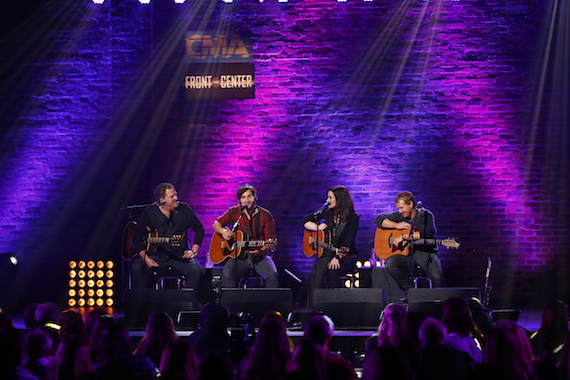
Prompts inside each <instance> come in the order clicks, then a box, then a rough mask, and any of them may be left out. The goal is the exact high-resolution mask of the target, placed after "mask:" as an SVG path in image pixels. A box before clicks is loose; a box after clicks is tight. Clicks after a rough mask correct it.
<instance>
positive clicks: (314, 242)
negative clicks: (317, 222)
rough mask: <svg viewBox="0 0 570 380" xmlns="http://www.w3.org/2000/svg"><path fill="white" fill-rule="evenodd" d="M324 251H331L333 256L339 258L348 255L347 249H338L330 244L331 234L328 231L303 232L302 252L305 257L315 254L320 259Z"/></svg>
mask: <svg viewBox="0 0 570 380" xmlns="http://www.w3.org/2000/svg"><path fill="white" fill-rule="evenodd" d="M324 251H332V252H334V254H335V255H337V256H339V257H341V258H342V257H344V256H346V255H347V254H348V253H349V250H348V249H347V248H344V247H341V248H338V247H335V246H333V245H332V244H331V232H330V231H329V230H324V231H308V230H305V232H304V234H303V252H304V253H305V256H307V257H312V256H314V255H315V254H317V255H318V256H319V257H321V256H322V255H323V252H324Z"/></svg>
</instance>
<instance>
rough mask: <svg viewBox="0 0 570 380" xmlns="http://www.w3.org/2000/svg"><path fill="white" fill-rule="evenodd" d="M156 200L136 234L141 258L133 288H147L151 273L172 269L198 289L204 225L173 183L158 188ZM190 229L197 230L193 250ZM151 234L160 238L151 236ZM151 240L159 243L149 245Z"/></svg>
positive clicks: (135, 242) (134, 266)
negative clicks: (197, 258)
mask: <svg viewBox="0 0 570 380" xmlns="http://www.w3.org/2000/svg"><path fill="white" fill-rule="evenodd" d="M155 197H156V202H155V203H153V204H152V205H151V206H149V207H148V208H146V209H145V210H144V211H143V212H142V214H141V216H140V218H139V221H138V223H137V225H136V227H135V231H134V234H133V243H134V246H135V251H136V252H138V255H139V256H140V257H141V260H136V261H135V262H134V263H133V288H137V287H144V286H145V285H148V284H147V283H146V282H147V281H146V280H147V279H148V275H150V273H151V271H152V270H155V271H158V272H160V270H162V269H161V268H167V267H171V268H174V269H176V270H178V271H179V272H181V273H182V274H183V275H184V277H185V278H186V286H187V287H189V288H194V289H197V288H198V286H199V284H200V280H201V276H202V268H201V266H200V263H198V261H197V260H196V256H197V255H198V249H199V248H200V245H201V244H202V240H203V239H204V226H203V225H202V222H200V219H198V217H197V216H196V214H195V213H194V211H193V210H192V208H190V206H189V205H187V204H186V203H183V202H180V201H179V200H178V194H177V193H176V189H175V188H174V186H173V185H172V184H171V183H166V182H165V183H161V184H160V185H158V186H157V187H156V190H155ZM188 229H191V230H192V231H194V243H193V244H192V246H191V247H189V244H188ZM151 231H152V233H155V234H157V235H158V238H151V237H149V236H150V235H149V232H151ZM152 233H151V234H152ZM152 239H155V240H157V241H159V243H157V244H149V241H152ZM149 269H150V270H149Z"/></svg>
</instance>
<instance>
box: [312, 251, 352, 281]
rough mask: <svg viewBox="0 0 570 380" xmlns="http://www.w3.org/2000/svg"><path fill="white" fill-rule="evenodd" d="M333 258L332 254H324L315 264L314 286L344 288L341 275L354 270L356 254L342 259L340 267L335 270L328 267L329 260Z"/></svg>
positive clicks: (313, 272) (313, 273) (313, 271)
mask: <svg viewBox="0 0 570 380" xmlns="http://www.w3.org/2000/svg"><path fill="white" fill-rule="evenodd" d="M332 258H333V256H332V255H327V256H325V255H323V256H321V257H319V258H318V259H317V261H316V262H315V263H314V264H313V270H312V275H311V282H312V284H313V287H314V288H344V285H343V283H342V280H341V278H340V277H341V276H343V275H346V274H347V273H352V272H354V265H355V264H356V256H346V257H343V258H342V259H341V260H340V269H334V270H332V269H329V268H328V265H329V262H330V261H331V259H332ZM317 265H318V271H317ZM317 275H318V277H317Z"/></svg>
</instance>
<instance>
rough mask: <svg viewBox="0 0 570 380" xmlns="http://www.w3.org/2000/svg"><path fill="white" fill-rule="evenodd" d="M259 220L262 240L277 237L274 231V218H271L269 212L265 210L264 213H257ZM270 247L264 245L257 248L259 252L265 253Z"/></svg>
mask: <svg viewBox="0 0 570 380" xmlns="http://www.w3.org/2000/svg"><path fill="white" fill-rule="evenodd" d="M259 217H260V218H261V219H260V222H261V230H262V235H261V236H262V237H263V239H264V240H268V239H277V234H276V232H275V219H273V215H272V214H271V212H269V211H268V212H267V214H265V215H261V214H260V215H259ZM270 249H271V247H269V246H267V245H264V246H262V247H261V248H260V249H259V253H260V254H262V255H265V253H266V252H267V251H269V250H270Z"/></svg>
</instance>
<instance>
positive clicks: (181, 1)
mask: <svg viewBox="0 0 570 380" xmlns="http://www.w3.org/2000/svg"><path fill="white" fill-rule="evenodd" d="M185 1H186V0H174V2H175V3H176V4H184V2H185Z"/></svg>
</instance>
